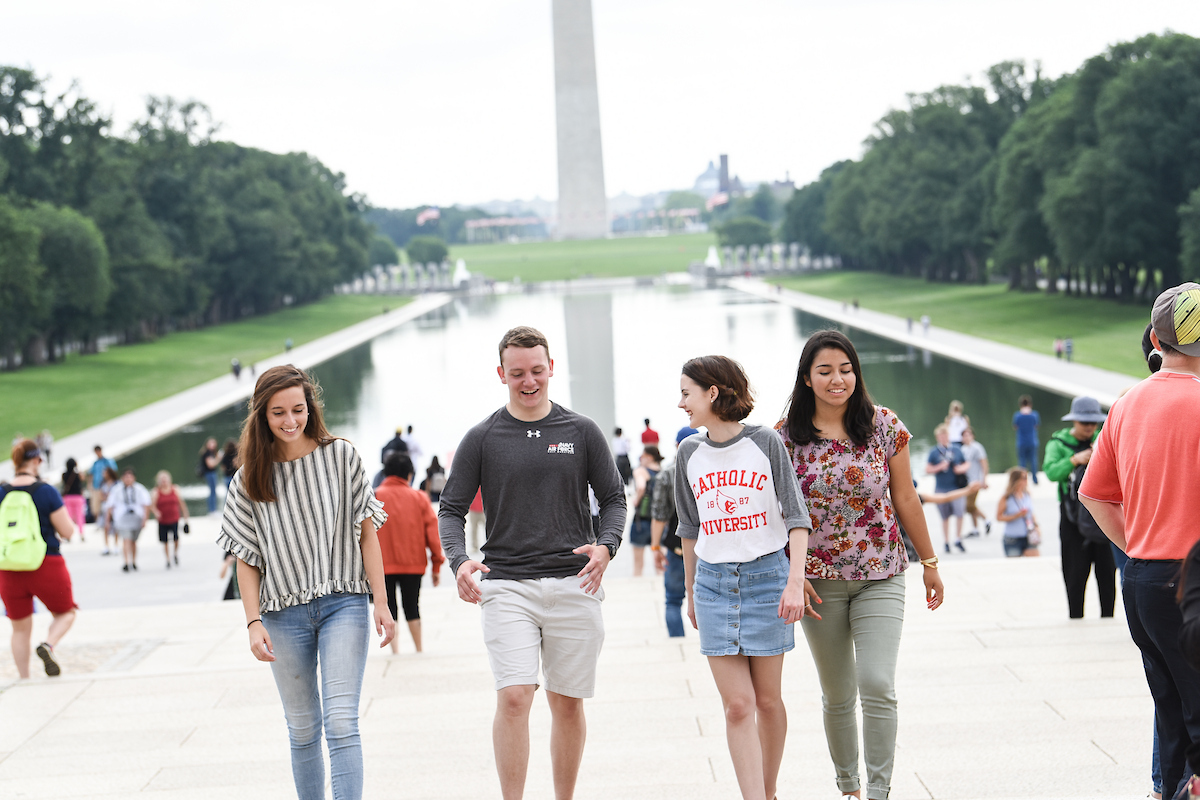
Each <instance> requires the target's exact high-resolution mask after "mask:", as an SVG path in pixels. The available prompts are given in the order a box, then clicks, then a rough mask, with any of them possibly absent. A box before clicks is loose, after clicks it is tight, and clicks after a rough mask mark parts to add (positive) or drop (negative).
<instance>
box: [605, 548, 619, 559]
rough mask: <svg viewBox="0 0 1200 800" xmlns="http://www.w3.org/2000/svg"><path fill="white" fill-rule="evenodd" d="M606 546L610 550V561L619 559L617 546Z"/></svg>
mask: <svg viewBox="0 0 1200 800" xmlns="http://www.w3.org/2000/svg"><path fill="white" fill-rule="evenodd" d="M604 546H605V547H607V548H608V560H609V561H612V560H613V559H614V558H616V557H617V546H616V545H615V544H606V545H604Z"/></svg>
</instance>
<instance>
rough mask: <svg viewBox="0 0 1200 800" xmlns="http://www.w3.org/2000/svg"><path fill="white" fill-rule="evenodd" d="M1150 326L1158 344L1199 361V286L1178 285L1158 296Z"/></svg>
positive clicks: (1193, 284) (1151, 315) (1192, 284)
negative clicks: (1167, 345) (1167, 346)
mask: <svg viewBox="0 0 1200 800" xmlns="http://www.w3.org/2000/svg"><path fill="white" fill-rule="evenodd" d="M1150 323H1151V324H1152V325H1153V326H1154V333H1155V334H1156V335H1157V336H1158V340H1159V341H1160V342H1162V343H1163V344H1169V345H1170V346H1171V347H1173V348H1175V349H1176V350H1178V351H1179V352H1181V353H1183V354H1185V355H1189V356H1193V357H1200V284H1195V283H1181V284H1179V285H1178V286H1176V287H1174V288H1171V289H1167V290H1166V291H1165V292H1163V293H1162V294H1160V295H1159V296H1158V299H1157V300H1155V301H1154V311H1153V312H1151V314H1150Z"/></svg>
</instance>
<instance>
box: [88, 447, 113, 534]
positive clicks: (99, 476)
mask: <svg viewBox="0 0 1200 800" xmlns="http://www.w3.org/2000/svg"><path fill="white" fill-rule="evenodd" d="M92 452H94V453H95V454H96V460H95V461H93V462H92V469H91V473H92V491H91V495H90V496H89V498H88V502H89V503H90V504H91V508H92V517H94V518H95V519H97V520H99V519H100V509H101V508H103V507H104V500H105V498H106V492H104V491H102V489H101V486H102V485H103V484H104V470H106V469H111V470H112V471H113V472H114V473H115V472H116V471H117V462H116V461H113V460H112V459H111V458H109V457H107V456H106V455H104V451H103V450H101V449H100V445H96V446H95V447H93V448H92ZM104 548H105V550H107V549H108V537H107V536H106V537H105V539H104ZM104 555H108V553H104Z"/></svg>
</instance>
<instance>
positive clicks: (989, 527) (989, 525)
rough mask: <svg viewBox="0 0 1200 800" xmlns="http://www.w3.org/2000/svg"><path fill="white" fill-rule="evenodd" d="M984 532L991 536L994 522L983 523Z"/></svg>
mask: <svg viewBox="0 0 1200 800" xmlns="http://www.w3.org/2000/svg"><path fill="white" fill-rule="evenodd" d="M983 532H984V533H985V534H987V535H988V536H991V535H992V523H990V522H985V523H983Z"/></svg>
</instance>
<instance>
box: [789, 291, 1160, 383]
mask: <svg viewBox="0 0 1200 800" xmlns="http://www.w3.org/2000/svg"><path fill="white" fill-rule="evenodd" d="M779 282H780V283H782V284H783V285H784V286H785V287H787V288H789V289H795V290H797V291H801V292H808V293H809V294H815V295H819V296H821V297H828V298H832V299H834V300H843V301H851V300H853V299H854V298H858V301H859V304H860V305H861V306H862V307H863V308H869V309H871V310H873V311H883V312H886V313H889V314H894V315H896V316H898V317H912V318H913V319H914V320H919V319H920V318H921V315H922V314H928V315H929V318H930V320H931V321H932V322H933V324H934V325H937V326H939V327H942V328H948V329H950V330H955V331H961V332H962V333H969V334H971V335H973V336H979V337H982V338H984V339H993V340H995V341H998V342H1003V343H1005V344H1010V345H1014V346H1016V347H1023V348H1025V349H1027V350H1033V351H1034V352H1037V353H1050V354H1052V353H1053V352H1054V347H1053V345H1054V340H1055V339H1056V338H1059V337H1061V338H1066V337H1068V336H1070V337H1072V338H1073V339H1074V340H1075V360H1076V361H1080V362H1082V363H1084V364H1090V365H1092V366H1095V367H1103V368H1104V369H1110V370H1114V371H1116V372H1123V373H1125V374H1126V375H1132V376H1135V377H1138V378H1141V377H1144V376H1145V375H1146V374H1147V372H1146V362H1145V361H1144V360H1143V359H1142V348H1141V341H1142V331H1143V330H1144V329H1145V327H1146V323H1147V322H1149V321H1150V309H1149V308H1148V307H1144V306H1127V305H1120V304H1118V303H1115V302H1112V301H1110V300H1099V299H1094V298H1077V297H1067V296H1065V295H1048V294H1044V293H1042V292H1010V291H1008V289H1007V287H1006V286H1004V285H1002V284H988V285H986V286H976V285H971V286H964V285H962V284H949V283H930V282H928V281H926V280H923V279H921V278H900V277H895V276H891V275H881V274H879V273H874V272H841V271H839V272H828V273H821V274H816V275H804V276H800V277H794V278H786V279H784V280H782V281H779Z"/></svg>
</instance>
